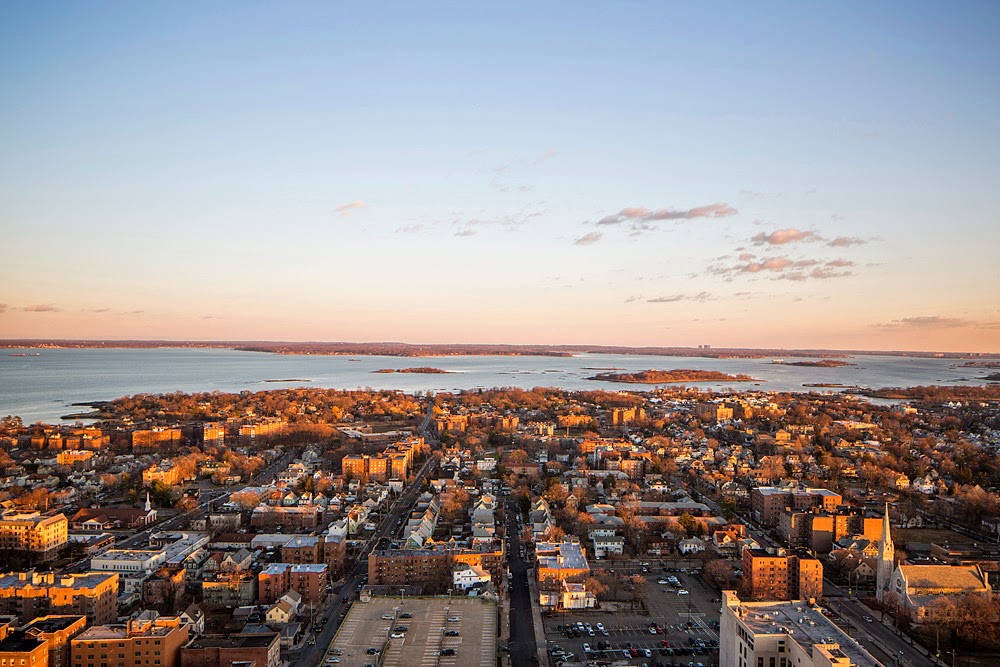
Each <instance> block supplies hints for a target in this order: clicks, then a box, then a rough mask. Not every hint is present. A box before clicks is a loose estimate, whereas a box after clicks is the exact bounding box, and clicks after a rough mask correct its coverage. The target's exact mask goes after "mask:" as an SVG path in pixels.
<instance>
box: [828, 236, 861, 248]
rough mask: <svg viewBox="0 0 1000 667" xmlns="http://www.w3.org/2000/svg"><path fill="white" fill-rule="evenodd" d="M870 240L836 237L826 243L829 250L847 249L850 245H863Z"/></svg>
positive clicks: (854, 237)
mask: <svg viewBox="0 0 1000 667" xmlns="http://www.w3.org/2000/svg"><path fill="white" fill-rule="evenodd" d="M870 240H871V239H862V238H858V237H857V236H838V237H837V238H835V239H830V240H829V241H827V242H826V244H827V245H828V246H830V247H831V248H849V247H850V246H852V245H864V244H866V243H868V241H870Z"/></svg>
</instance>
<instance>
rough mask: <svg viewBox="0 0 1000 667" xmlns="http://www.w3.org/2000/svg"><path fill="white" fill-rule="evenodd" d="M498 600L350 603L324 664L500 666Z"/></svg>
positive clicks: (361, 666)
mask: <svg viewBox="0 0 1000 667" xmlns="http://www.w3.org/2000/svg"><path fill="white" fill-rule="evenodd" d="M496 619H497V611H496V605H494V604H492V603H488V602H484V601H482V600H479V599H475V598H464V597H463V598H454V599H452V600H448V599H447V598H404V599H402V600H400V598H374V599H372V600H371V601H370V602H358V603H355V604H354V606H353V607H352V608H351V611H350V612H349V613H348V614H347V617H346V618H345V619H344V622H343V624H342V625H341V626H340V629H339V630H338V631H337V634H336V636H335V637H334V638H333V643H332V644H331V645H330V647H329V650H328V652H327V653H326V655H324V656H323V663H322V665H323V667H366V666H374V667H495V665H496V647H497V626H496Z"/></svg>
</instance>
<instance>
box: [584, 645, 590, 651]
mask: <svg viewBox="0 0 1000 667" xmlns="http://www.w3.org/2000/svg"><path fill="white" fill-rule="evenodd" d="M583 652H584V653H590V644H584V645H583Z"/></svg>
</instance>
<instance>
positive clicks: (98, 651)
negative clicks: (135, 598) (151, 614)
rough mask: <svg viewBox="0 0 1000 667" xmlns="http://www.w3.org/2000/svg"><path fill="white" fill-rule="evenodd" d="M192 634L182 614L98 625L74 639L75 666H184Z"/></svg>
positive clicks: (72, 643)
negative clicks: (184, 652)
mask: <svg viewBox="0 0 1000 667" xmlns="http://www.w3.org/2000/svg"><path fill="white" fill-rule="evenodd" d="M189 634H190V631H189V627H188V625H187V623H184V622H183V621H182V620H181V618H180V617H179V616H158V617H156V618H155V619H152V620H134V621H129V622H128V623H126V624H125V625H95V626H93V627H90V628H87V629H86V630H84V631H83V632H82V633H80V634H79V635H77V636H76V637H74V638H73V639H72V640H70V663H71V665H72V667H180V652H181V647H182V646H184V644H186V643H187V641H188V636H189Z"/></svg>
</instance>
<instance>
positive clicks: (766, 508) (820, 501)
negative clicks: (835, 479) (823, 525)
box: [750, 486, 844, 526]
mask: <svg viewBox="0 0 1000 667" xmlns="http://www.w3.org/2000/svg"><path fill="white" fill-rule="evenodd" d="M843 503H844V499H843V498H842V497H841V495H840V494H839V493H836V492H834V491H830V490H829V489H818V488H810V487H804V486H790V487H785V486H760V487H757V488H756V489H754V490H753V491H751V492H750V509H751V510H752V511H753V516H754V518H755V519H756V520H757V521H759V522H760V523H762V524H764V525H765V526H777V525H778V519H779V517H780V516H781V512H782V510H784V509H786V508H791V509H793V510H806V509H809V508H813V507H816V508H819V509H821V510H824V511H827V512H834V511H836V509H837V508H838V507H839V506H840V505H842V504H843Z"/></svg>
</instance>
